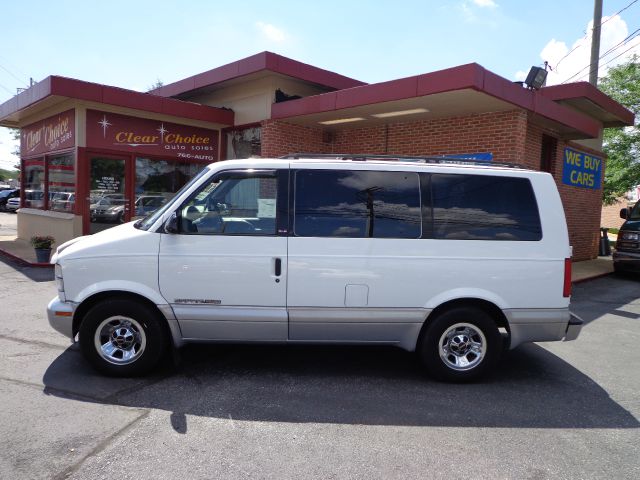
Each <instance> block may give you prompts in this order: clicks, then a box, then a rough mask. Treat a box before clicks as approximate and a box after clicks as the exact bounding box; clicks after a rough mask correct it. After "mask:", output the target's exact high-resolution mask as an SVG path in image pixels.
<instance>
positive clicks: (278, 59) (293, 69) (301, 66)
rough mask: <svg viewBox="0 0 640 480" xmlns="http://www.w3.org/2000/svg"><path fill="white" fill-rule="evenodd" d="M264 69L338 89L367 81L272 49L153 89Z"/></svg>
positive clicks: (184, 88) (188, 86)
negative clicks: (274, 51)
mask: <svg viewBox="0 0 640 480" xmlns="http://www.w3.org/2000/svg"><path fill="white" fill-rule="evenodd" d="M262 70H269V71H271V72H275V73H280V74H282V75H287V76H289V77H293V78H298V79H300V80H304V81H306V82H310V83H315V84H318V85H323V86H325V87H329V88H332V89H336V90H342V89H345V88H351V87H356V86H360V85H365V83H364V82H360V81H359V80H355V79H353V78H349V77H345V76H343V75H339V74H337V73H334V72H330V71H329V70H323V69H321V68H318V67H314V66H312V65H308V64H306V63H302V62H298V61H297V60H292V59H290V58H287V57H283V56H281V55H277V54H275V53H272V52H261V53H258V54H256V55H252V56H251V57H247V58H243V59H242V60H238V61H236V62H232V63H228V64H226V65H222V66H221V67H217V68H214V69H213V70H209V71H207V72H203V73H199V74H197V75H193V76H191V77H187V78H185V79H182V80H178V81H177V82H174V83H170V84H169V85H165V86H163V87H160V88H158V89H156V90H154V91H153V93H154V94H156V95H161V96H163V97H174V96H176V95H181V94H183V93H186V92H189V91H191V90H195V89H198V88H202V87H207V86H209V85H215V84H217V83H221V82H224V81H227V80H232V79H234V78H239V77H243V76H245V75H249V74H251V73H256V72H260V71H262Z"/></svg>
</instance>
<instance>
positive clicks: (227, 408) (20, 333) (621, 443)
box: [0, 263, 640, 479]
mask: <svg viewBox="0 0 640 480" xmlns="http://www.w3.org/2000/svg"><path fill="white" fill-rule="evenodd" d="M42 275H43V274H42V273H34V270H31V269H16V268H14V267H11V266H9V265H8V264H5V263H0V279H2V280H3V281H2V285H3V286H4V287H5V288H3V289H1V290H0V304H1V305H2V309H0V348H1V349H0V351H1V352H2V353H1V354H0V398H2V406H3V408H2V409H0V472H1V473H0V477H2V478H59V479H61V478H72V479H86V478H105V479H107V478H108V479H111V478H135V479H145V478H159V477H162V478H169V479H170V478H189V479H191V478H194V479H197V478H274V479H275V478H278V479H281V478H363V479H365V478H366V479H371V478H414V477H418V476H420V477H427V478H447V479H451V478H461V477H464V478H474V479H476V478H491V479H496V478H518V479H521V478H536V479H537V478H607V479H609V478H616V479H624V478H629V479H635V478H640V458H639V456H638V454H637V445H638V444H639V443H640V428H639V427H640V395H639V393H640V374H638V370H637V366H638V364H639V363H640V362H639V361H640V353H639V349H638V348H637V345H638V343H639V341H640V288H638V287H639V285H640V280H637V279H617V278H614V277H606V278H602V279H598V280H594V281H591V282H587V283H583V284H580V285H577V286H575V287H574V302H573V306H572V308H573V310H575V311H576V312H577V313H578V314H580V315H581V316H582V317H583V318H584V319H585V320H586V321H587V322H588V323H587V325H586V327H585V328H584V329H583V332H582V334H581V336H580V338H578V340H576V341H574V342H567V343H547V344H535V345H534V344H531V345H524V346H522V347H521V348H518V349H516V350H514V351H512V352H510V353H509V354H507V355H506V356H505V357H504V358H503V360H502V362H501V364H500V368H499V370H498V372H497V373H496V374H495V375H494V376H492V377H491V378H490V379H488V380H487V381H485V382H483V383H478V384H471V385H450V384H442V383H436V382H433V381H431V380H429V379H428V378H425V377H424V376H423V374H422V372H421V371H420V369H419V368H418V367H417V365H416V362H415V361H414V357H413V356H412V355H411V354H409V353H406V352H403V351H401V350H396V349H392V348H364V347H363V348H347V347H331V348H330V347H310V346H309V347H307V346H296V347H284V346H274V347H267V346H191V347H188V348H186V349H184V351H183V352H182V361H181V363H180V364H179V365H178V366H172V365H170V364H169V362H168V364H167V365H165V366H164V367H163V368H162V369H160V370H159V371H158V372H157V373H156V374H154V375H152V376H151V377H147V378H142V379H112V378H105V377H100V376H98V375H96V374H95V373H94V372H93V371H92V370H91V369H90V368H89V367H88V366H87V364H86V363H85V362H84V361H83V359H82V358H81V356H80V353H79V351H78V349H77V348H76V347H74V346H70V345H69V343H68V341H67V340H66V339H64V338H63V337H62V336H60V335H58V334H57V333H55V332H54V331H52V330H51V329H50V328H49V327H48V325H47V322H46V318H45V314H44V308H45V306H46V303H47V302H48V300H49V299H50V297H52V296H53V295H54V294H55V287H54V285H53V283H52V282H51V281H50V279H47V278H46V277H42ZM7 286H10V288H7Z"/></svg>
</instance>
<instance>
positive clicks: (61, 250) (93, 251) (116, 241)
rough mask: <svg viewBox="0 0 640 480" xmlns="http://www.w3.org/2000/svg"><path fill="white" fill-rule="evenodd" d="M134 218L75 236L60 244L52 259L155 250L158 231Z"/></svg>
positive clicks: (53, 260) (158, 238)
mask: <svg viewBox="0 0 640 480" xmlns="http://www.w3.org/2000/svg"><path fill="white" fill-rule="evenodd" d="M134 224H135V222H129V223H125V224H123V225H118V226H116V227H112V228H109V229H107V230H103V231H102V232H98V233H94V234H93V235H86V236H84V237H77V238H74V239H72V240H69V241H68V242H65V243H63V244H62V245H60V246H59V247H58V248H57V249H56V252H55V253H54V255H53V257H52V258H51V263H58V262H61V261H62V262H64V261H67V260H75V259H80V258H89V257H109V256H114V255H116V256H117V255H122V253H123V252H127V253H128V254H133V255H136V254H139V255H149V254H150V253H155V254H157V253H158V248H159V245H160V234H158V233H153V232H147V231H144V230H138V229H137V228H135V227H134V226H133V225H134Z"/></svg>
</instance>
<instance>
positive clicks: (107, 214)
mask: <svg viewBox="0 0 640 480" xmlns="http://www.w3.org/2000/svg"><path fill="white" fill-rule="evenodd" d="M124 204H125V198H124V195H123V194H121V193H109V194H106V195H104V196H102V197H99V198H97V199H95V203H91V205H89V218H90V219H91V221H92V222H118V221H119V218H120V216H121V215H122V211H121V210H114V208H113V207H118V206H122V207H123V208H124Z"/></svg>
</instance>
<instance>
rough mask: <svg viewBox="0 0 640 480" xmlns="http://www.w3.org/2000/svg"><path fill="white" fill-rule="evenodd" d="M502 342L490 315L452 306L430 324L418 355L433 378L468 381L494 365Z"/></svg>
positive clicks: (481, 374) (478, 310)
mask: <svg viewBox="0 0 640 480" xmlns="http://www.w3.org/2000/svg"><path fill="white" fill-rule="evenodd" d="M502 343H503V342H502V337H501V335H500V332H499V331H498V327H497V325H496V323H495V321H494V319H493V318H492V317H491V316H490V315H489V314H487V313H486V312H484V311H482V310H480V309H476V308H469V307H455V308H452V309H450V310H447V311H445V312H443V313H441V314H439V315H438V316H437V317H436V318H434V319H433V320H432V321H431V322H430V324H429V325H428V326H427V330H426V331H425V333H424V335H423V336H422V338H421V341H420V345H419V346H418V347H419V348H418V355H419V356H420V360H421V361H422V363H423V365H424V367H425V369H426V370H427V372H428V373H429V374H430V375H431V376H432V377H434V378H436V379H438V380H442V381H448V382H468V381H472V380H475V379H477V378H479V377H482V376H483V375H485V374H487V373H488V372H489V371H490V370H491V369H492V368H493V367H494V366H495V364H496V362H497V361H498V359H499V358H500V353H501V351H502Z"/></svg>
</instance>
